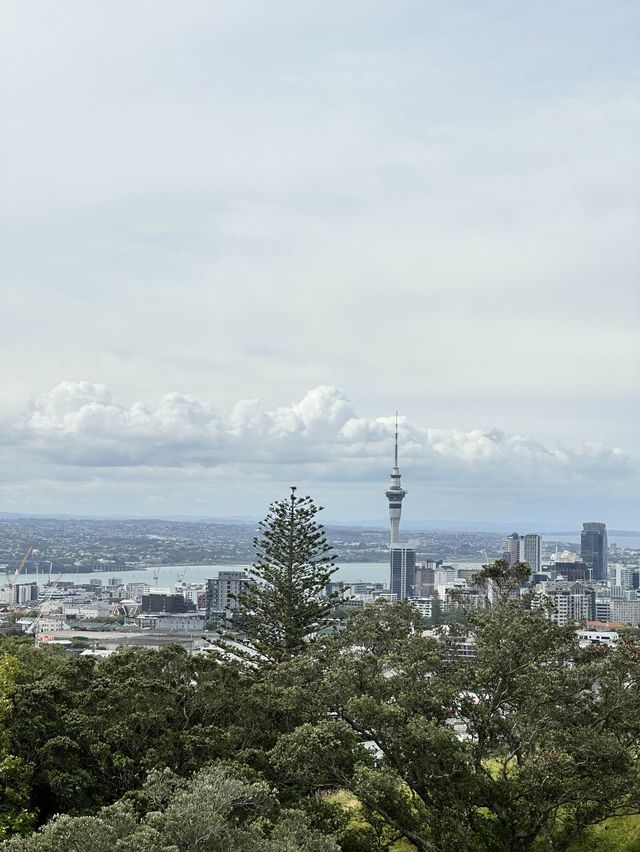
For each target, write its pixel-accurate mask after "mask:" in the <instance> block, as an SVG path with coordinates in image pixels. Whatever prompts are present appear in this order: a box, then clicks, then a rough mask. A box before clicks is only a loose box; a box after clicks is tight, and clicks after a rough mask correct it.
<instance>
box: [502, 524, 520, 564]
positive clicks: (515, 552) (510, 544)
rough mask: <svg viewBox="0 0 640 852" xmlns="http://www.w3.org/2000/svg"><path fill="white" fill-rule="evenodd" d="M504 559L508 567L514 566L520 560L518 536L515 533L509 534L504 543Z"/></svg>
mask: <svg viewBox="0 0 640 852" xmlns="http://www.w3.org/2000/svg"><path fill="white" fill-rule="evenodd" d="M504 558H505V560H506V561H507V562H508V563H509V565H515V563H516V562H519V561H520V559H521V556H520V535H519V533H517V532H514V533H511V535H509V536H507V537H506V539H505V541H504Z"/></svg>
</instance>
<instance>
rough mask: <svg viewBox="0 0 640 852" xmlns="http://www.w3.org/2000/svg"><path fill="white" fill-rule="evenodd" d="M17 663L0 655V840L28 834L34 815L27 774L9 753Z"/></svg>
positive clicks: (25, 767)
mask: <svg viewBox="0 0 640 852" xmlns="http://www.w3.org/2000/svg"><path fill="white" fill-rule="evenodd" d="M17 670H18V661H17V660H16V658H15V657H13V656H11V655H10V654H6V653H3V654H0V839H1V838H4V837H10V836H11V835H12V834H25V833H27V832H29V831H31V829H32V827H33V823H34V815H33V814H32V813H31V812H30V811H29V810H28V805H29V783H30V780H31V772H30V770H29V768H28V767H27V766H26V765H25V764H24V761H22V760H21V759H20V758H19V757H16V756H15V755H14V754H11V753H10V751H9V741H8V737H7V733H6V723H7V720H8V717H9V716H10V714H11V712H12V710H13V705H12V702H11V699H10V697H9V695H10V693H11V690H12V688H13V686H14V683H15V677H16V672H17Z"/></svg>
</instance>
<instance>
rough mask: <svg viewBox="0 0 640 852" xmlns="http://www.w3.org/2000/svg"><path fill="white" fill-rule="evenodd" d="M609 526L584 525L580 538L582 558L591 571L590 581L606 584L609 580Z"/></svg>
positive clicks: (589, 523)
mask: <svg viewBox="0 0 640 852" xmlns="http://www.w3.org/2000/svg"><path fill="white" fill-rule="evenodd" d="M608 551H609V543H608V541H607V525H606V524H601V523H596V522H595V521H589V522H588V523H584V524H583V525H582V534H581V536H580V558H581V559H582V561H583V562H584V564H585V565H586V566H587V568H588V570H589V574H590V577H589V579H590V580H595V581H598V582H604V581H605V580H606V579H607V555H608Z"/></svg>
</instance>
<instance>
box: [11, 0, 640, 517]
mask: <svg viewBox="0 0 640 852" xmlns="http://www.w3.org/2000/svg"><path fill="white" fill-rule="evenodd" d="M1 26H2V44H1V45H0V52H1V54H2V58H1V60H0V62H1V63H2V66H1V69H0V71H1V77H2V93H1V103H0V110H1V114H2V117H3V118H2V132H1V133H0V164H1V183H2V186H1V199H2V200H1V204H2V213H1V216H2V220H1V223H0V225H1V230H2V260H1V271H2V279H3V297H2V319H3V323H2V335H1V339H0V345H1V346H2V364H3V370H2V383H1V390H0V394H1V395H0V416H1V418H2V426H3V434H4V439H3V443H2V461H3V464H2V483H1V487H0V498H1V499H0V511H3V510H4V511H21V512H82V513H85V514H88V513H130V514H141V515H149V514H199V515H201V514H207V515H231V514H236V515H237V514H245V515H246V514H251V515H261V514H263V512H264V509H265V506H266V504H267V503H268V502H269V501H270V500H271V499H273V498H275V497H278V496H280V495H281V494H282V493H283V492H284V489H285V488H286V485H287V484H288V483H290V482H291V483H293V482H297V483H300V484H301V485H302V486H303V488H304V489H305V490H307V491H309V492H310V493H312V494H313V495H314V496H316V498H317V499H318V500H319V501H320V502H322V503H323V504H324V505H325V506H326V513H325V514H326V515H327V517H329V518H342V519H344V520H348V519H356V518H376V517H384V515H385V514H386V506H385V503H386V501H385V498H384V493H383V492H384V488H385V487H386V482H387V476H388V472H389V467H390V462H391V455H392V443H391V436H392V421H393V417H392V415H393V412H394V411H395V410H396V408H397V409H399V411H400V412H401V415H402V419H401V441H402V448H401V459H402V463H401V469H402V472H403V476H404V480H403V481H404V484H405V486H406V487H407V489H408V490H409V492H410V493H409V495H408V497H407V498H406V500H405V509H404V517H405V519H406V521H407V522H410V520H411V518H414V519H424V518H432V519H438V518H441V519H460V520H462V521H464V520H467V521H471V520H477V521H483V520H486V521H494V522H496V521H502V520H504V521H505V522H507V521H511V520H518V521H519V520H522V521H523V523H530V524H531V525H535V524H544V523H545V522H549V521H552V520H553V521H559V522H561V523H564V522H566V523H567V524H570V525H576V524H578V523H579V522H580V521H581V520H604V521H606V522H608V523H609V525H610V526H612V527H625V528H631V529H638V528H640V512H639V509H640V497H639V495H640V472H639V459H640V428H639V426H638V423H639V421H640V406H639V404H638V391H639V386H640V342H639V325H640V322H639V321H640V286H639V283H638V277H639V276H638V272H639V269H640V249H639V244H640V241H639V239H638V234H639V233H640V213H639V208H638V197H639V192H638V190H639V186H640V182H639V171H640V168H639V165H638V163H639V158H638V150H639V146H640V109H639V104H640V94H639V79H640V75H639V64H640V63H639V55H640V54H639V51H638V43H639V38H640V7H638V4H637V2H635V0H633V1H632V2H625V0H607V2H605V0H602V1H601V2H600V0H597V2H596V0H560V2H557V0H553V2H552V0H541V2H537V3H531V2H517V0H510V2H506V0H505V2H499V1H498V0H482V2H478V0H466V2H465V0H459V2H455V3H451V2H448V1H447V0H438V2H431V0H416V2H409V0H385V2H378V0H366V2H365V0H360V2H350V0H340V2H332V0H323V2H312V0H308V2H300V0H272V2H269V3H266V2H263V0H261V2H258V1H257V0H256V2H244V0H233V2H222V0H220V2H216V0H206V2H199V0H186V2H180V3H178V2H175V0H168V1H167V0H148V2H147V0H109V2H103V0H100V2H97V0H60V2H56V3H42V2H36V0H5V2H4V3H3V6H2V13H1Z"/></svg>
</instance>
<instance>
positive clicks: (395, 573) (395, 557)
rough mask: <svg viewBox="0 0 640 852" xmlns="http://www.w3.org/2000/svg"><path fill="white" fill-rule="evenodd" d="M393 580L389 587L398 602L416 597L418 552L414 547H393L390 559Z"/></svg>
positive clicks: (393, 545) (395, 545) (399, 545)
mask: <svg viewBox="0 0 640 852" xmlns="http://www.w3.org/2000/svg"><path fill="white" fill-rule="evenodd" d="M389 566H390V569H391V579H390V581H389V586H390V590H391V594H392V595H395V599H396V600H397V601H403V600H405V599H406V598H412V597H414V596H415V587H416V552H415V550H414V549H413V547H404V546H403V545H401V544H392V545H391V555H390V559H389Z"/></svg>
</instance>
